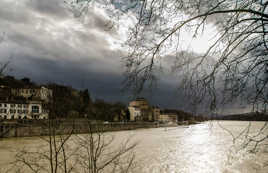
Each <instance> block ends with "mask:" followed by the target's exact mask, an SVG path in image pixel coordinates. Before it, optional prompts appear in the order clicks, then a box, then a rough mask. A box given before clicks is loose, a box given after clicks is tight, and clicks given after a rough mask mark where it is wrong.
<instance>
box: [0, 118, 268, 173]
mask: <svg viewBox="0 0 268 173" xmlns="http://www.w3.org/2000/svg"><path fill="white" fill-rule="evenodd" d="M219 123H220V124H219ZM262 124H263V123H262V122H254V123H252V124H251V127H250V131H243V130H244V129H246V127H247V126H248V123H247V122H234V121H233V122H232V121H222V122H207V123H203V124H199V125H193V126H189V127H187V126H179V127H173V128H157V129H140V130H135V131H121V132H112V133H109V134H112V135H113V136H114V137H115V139H116V141H115V142H116V143H118V145H119V144H120V142H121V141H123V140H125V139H126V138H128V137H131V138H132V139H131V140H132V141H133V142H136V141H138V142H139V145H138V146H137V147H136V148H135V152H136V160H137V162H138V164H137V167H136V170H134V172H139V173H140V172H146V173H147V172H148V173H163V172H167V173H175V172H178V173H210V172H211V173H222V172H224V173H237V172H241V173H247V172H248V173H252V172H260V173H267V172H268V153H267V147H265V145H263V146H261V148H259V150H258V152H257V154H253V153H249V152H248V149H247V148H243V147H242V144H244V143H243V142H244V141H245V135H244V134H242V133H241V132H247V137H249V136H250V135H253V134H256V133H258V132H259V131H258V130H259V129H260V128H261V127H262ZM222 127H224V128H225V130H223V128H222ZM230 132H231V134H230ZM266 132H268V131H267V130H265V132H263V134H264V135H266V134H268V133H266ZM234 137H237V139H236V140H233V138H234ZM39 143H40V139H39V138H20V139H14V138H12V139H4V140H2V141H0V167H4V166H5V165H6V164H7V163H8V162H10V161H12V158H13V157H14V155H13V153H12V151H11V150H13V149H18V148H22V147H27V148H34V147H37V146H38V144H39ZM116 143H115V145H114V146H117V144H116ZM241 147H242V148H241Z"/></svg>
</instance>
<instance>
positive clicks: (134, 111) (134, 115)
mask: <svg viewBox="0 0 268 173" xmlns="http://www.w3.org/2000/svg"><path fill="white" fill-rule="evenodd" d="M128 110H129V113H130V121H136V120H140V119H141V110H140V109H139V108H137V107H132V106H129V107H128Z"/></svg>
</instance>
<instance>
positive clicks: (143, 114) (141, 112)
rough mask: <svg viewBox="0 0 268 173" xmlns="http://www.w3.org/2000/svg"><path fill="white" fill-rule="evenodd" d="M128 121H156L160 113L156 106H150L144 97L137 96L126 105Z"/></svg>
mask: <svg viewBox="0 0 268 173" xmlns="http://www.w3.org/2000/svg"><path fill="white" fill-rule="evenodd" d="M128 110H129V113H130V121H157V119H158V117H159V115H160V109H159V108H158V107H151V106H150V105H149V103H148V101H147V100H146V99H145V98H137V99H136V100H134V101H131V102H130V103H129V106H128Z"/></svg>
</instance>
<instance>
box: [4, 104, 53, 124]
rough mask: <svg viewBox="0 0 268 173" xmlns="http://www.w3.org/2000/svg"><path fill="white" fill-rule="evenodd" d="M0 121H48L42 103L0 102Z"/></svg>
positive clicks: (46, 112)
mask: <svg viewBox="0 0 268 173" xmlns="http://www.w3.org/2000/svg"><path fill="white" fill-rule="evenodd" d="M0 119H48V111H47V110H46V109H44V106H43V105H42V101H22V100H21V101H0Z"/></svg>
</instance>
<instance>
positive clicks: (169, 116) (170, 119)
mask: <svg viewBox="0 0 268 173" xmlns="http://www.w3.org/2000/svg"><path fill="white" fill-rule="evenodd" d="M158 121H159V122H163V123H177V122H178V117H177V114H173V113H164V114H160V116H159V119H158Z"/></svg>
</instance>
